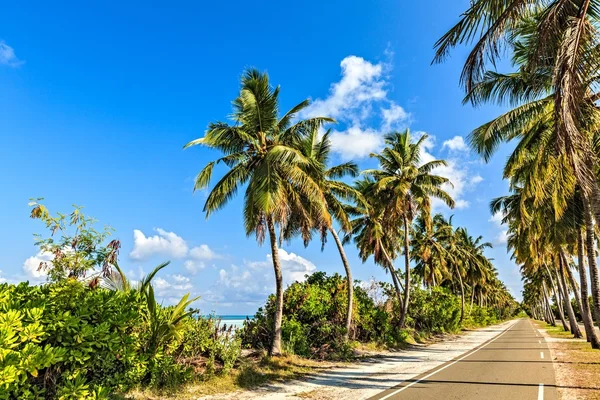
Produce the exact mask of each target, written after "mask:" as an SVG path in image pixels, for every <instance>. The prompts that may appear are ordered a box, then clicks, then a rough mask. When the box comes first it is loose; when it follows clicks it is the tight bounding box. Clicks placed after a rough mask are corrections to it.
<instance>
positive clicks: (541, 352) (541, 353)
mask: <svg viewBox="0 0 600 400" xmlns="http://www.w3.org/2000/svg"><path fill="white" fill-rule="evenodd" d="M540 357H542V359H544V352H543V351H540Z"/></svg>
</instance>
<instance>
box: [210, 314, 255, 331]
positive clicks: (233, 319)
mask: <svg viewBox="0 0 600 400" xmlns="http://www.w3.org/2000/svg"><path fill="white" fill-rule="evenodd" d="M203 317H204V318H208V317H211V316H210V315H203ZM212 317H215V316H214V315H213V316H212ZM216 317H217V318H221V325H223V324H225V325H227V326H229V325H233V326H234V327H235V328H241V327H242V326H243V325H244V321H245V320H246V318H250V319H252V315H216Z"/></svg>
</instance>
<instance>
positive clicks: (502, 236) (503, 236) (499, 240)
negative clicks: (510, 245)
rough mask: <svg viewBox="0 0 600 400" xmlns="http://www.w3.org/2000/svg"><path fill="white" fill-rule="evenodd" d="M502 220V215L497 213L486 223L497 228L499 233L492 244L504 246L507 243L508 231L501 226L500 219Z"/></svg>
mask: <svg viewBox="0 0 600 400" xmlns="http://www.w3.org/2000/svg"><path fill="white" fill-rule="evenodd" d="M503 218H504V214H503V213H502V212H501V211H499V212H497V213H495V214H494V215H492V216H491V217H490V219H488V222H491V223H493V224H494V225H495V226H496V227H497V228H500V229H501V230H500V232H498V234H497V235H496V236H495V237H494V244H506V242H507V241H508V229H506V226H505V225H503V224H502V219H503Z"/></svg>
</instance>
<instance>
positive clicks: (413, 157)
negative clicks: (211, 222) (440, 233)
mask: <svg viewBox="0 0 600 400" xmlns="http://www.w3.org/2000/svg"><path fill="white" fill-rule="evenodd" d="M426 139H427V135H423V136H421V137H420V138H419V139H418V140H417V141H416V142H414V143H413V142H412V141H411V135H410V131H409V130H408V129H407V130H405V131H404V132H393V133H390V134H388V135H386V136H385V147H384V149H383V150H382V151H381V152H380V153H374V154H371V157H373V158H375V159H376V160H377V161H378V162H379V164H380V168H379V169H370V170H366V171H363V173H364V174H365V175H366V176H369V177H372V178H373V179H374V181H375V182H374V185H373V189H374V192H373V194H374V195H375V196H378V197H379V198H381V199H384V200H383V201H384V204H385V209H384V215H385V218H384V222H385V223H388V224H397V222H398V221H402V225H403V227H404V232H403V233H404V235H403V239H404V246H403V252H404V265H405V272H404V298H403V301H402V313H401V315H400V323H399V325H400V327H401V328H402V327H404V323H405V321H406V315H407V313H408V303H409V300H410V227H411V224H412V222H413V219H414V218H415V217H416V216H417V215H418V214H419V213H425V214H429V213H430V210H431V198H437V199H440V200H442V201H443V202H445V203H446V204H447V205H448V206H449V207H451V208H453V207H454V200H453V199H452V198H451V197H450V195H449V194H448V193H447V192H446V191H445V190H444V189H442V186H443V185H444V184H447V183H449V181H448V179H447V178H444V177H442V176H438V175H433V174H432V173H431V172H432V171H433V170H434V169H435V168H436V167H440V166H445V165H447V164H446V162H445V161H444V160H433V161H429V162H426V163H424V164H423V163H422V162H421V146H422V145H423V142H424V141H425V140H426Z"/></svg>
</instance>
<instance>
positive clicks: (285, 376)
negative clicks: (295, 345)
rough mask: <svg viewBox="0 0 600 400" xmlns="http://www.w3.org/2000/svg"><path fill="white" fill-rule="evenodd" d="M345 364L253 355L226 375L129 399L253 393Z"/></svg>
mask: <svg viewBox="0 0 600 400" xmlns="http://www.w3.org/2000/svg"><path fill="white" fill-rule="evenodd" d="M343 365H344V364H343V363H335V362H326V361H315V360H310V359H306V358H302V357H299V356H296V355H283V356H280V357H267V356H265V355H260V356H257V355H250V356H247V357H242V358H240V359H239V360H238V365H237V366H236V368H234V369H233V370H231V371H230V372H228V373H226V374H216V375H213V376H211V377H207V378H203V379H200V380H199V381H197V382H194V383H190V384H188V385H185V387H182V388H179V389H178V390H176V391H169V390H164V391H155V390H139V389H138V390H134V391H132V392H130V393H129V396H128V398H130V399H135V400H142V399H144V400H175V399H183V400H188V399H196V398H198V397H199V396H207V395H215V394H220V393H230V392H235V391H237V390H250V389H255V388H257V387H259V386H262V385H265V384H268V383H278V382H285V381H287V380H292V379H299V378H303V377H305V376H307V375H310V374H314V373H318V372H321V371H323V370H326V369H330V368H334V367H339V366H343Z"/></svg>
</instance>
